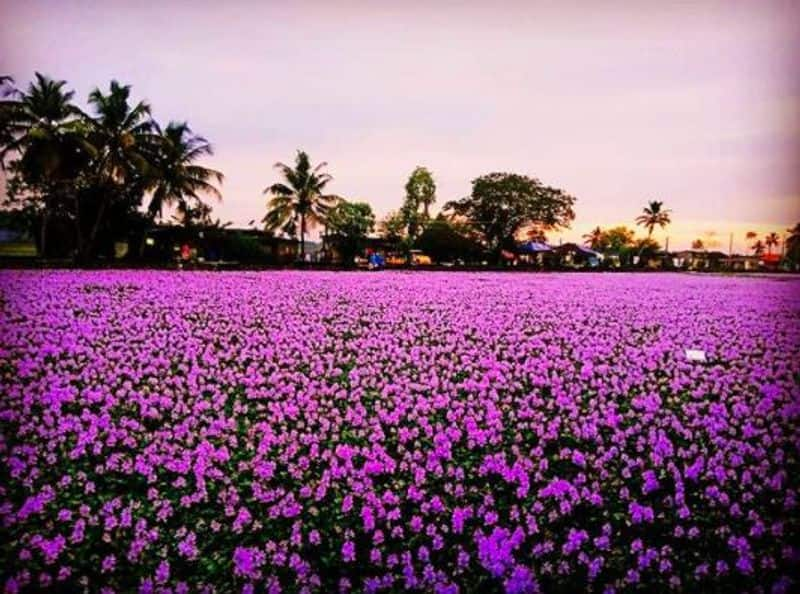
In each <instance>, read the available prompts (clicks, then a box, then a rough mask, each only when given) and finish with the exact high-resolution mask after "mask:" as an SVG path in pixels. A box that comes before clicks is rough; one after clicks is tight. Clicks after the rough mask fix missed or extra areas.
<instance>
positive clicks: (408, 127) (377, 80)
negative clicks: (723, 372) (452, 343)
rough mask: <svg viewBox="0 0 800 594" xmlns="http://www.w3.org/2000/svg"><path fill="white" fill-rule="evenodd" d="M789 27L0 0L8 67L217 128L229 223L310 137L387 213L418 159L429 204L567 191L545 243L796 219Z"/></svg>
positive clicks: (798, 80) (696, 233)
mask: <svg viewBox="0 0 800 594" xmlns="http://www.w3.org/2000/svg"><path fill="white" fill-rule="evenodd" d="M600 6H602V8H600ZM798 23H800V9H798V5H797V3H796V2H790V1H784V2H772V1H763V0H761V1H755V0H754V1H747V2H732V1H725V2H722V1H719V2H698V3H689V2H679V3H678V2H672V3H670V2H663V1H661V2H656V1H652V2H633V1H630V2H614V1H611V2H602V3H596V2H588V1H587V2H533V1H527V2H522V1H520V2H505V3H504V2H417V1H413V0H412V1H405V2H401V1H394V2H370V3H367V2H344V1H340V0H328V1H327V2H264V1H261V2H243V1H242V2H236V1H231V2H224V3H223V2H204V1H202V0H194V1H191V2H168V1H161V2H151V1H150V0H139V1H129V2H117V1H112V0H105V1H97V2H74V1H69V0H52V1H50V2H45V1H41V0H26V1H24V2H22V1H16V2H14V1H10V0H0V73H8V74H11V75H13V76H14V77H15V79H16V80H17V81H18V83H24V84H26V83H27V81H28V80H29V79H30V78H31V77H32V75H33V72H34V70H39V71H42V72H44V73H47V74H49V75H51V76H53V77H58V78H64V79H67V80H68V81H69V83H70V84H71V86H72V87H73V88H74V89H75V90H76V91H77V93H78V95H79V96H80V98H81V99H83V98H85V96H86V95H87V94H88V92H89V91H90V90H91V89H92V88H93V87H95V86H97V85H101V86H107V84H108V81H109V80H110V79H111V78H117V79H119V80H120V81H122V82H125V83H129V84H132V85H133V91H134V95H135V96H136V97H137V98H145V99H147V100H148V101H149V102H151V103H152V105H153V107H154V113H155V116H156V118H157V119H158V120H159V121H162V122H166V121H167V120H169V119H186V120H188V121H189V123H190V125H191V126H192V127H193V128H194V129H195V130H196V131H197V132H199V133H201V134H203V135H204V136H206V137H207V138H208V139H209V140H210V141H211V142H212V143H213V145H214V147H215V149H216V155H215V156H214V157H213V158H211V159H209V160H208V161H207V164H208V165H210V166H213V167H215V168H217V169H220V170H222V171H223V172H224V173H225V175H226V181H225V184H224V186H223V194H224V197H225V198H224V202H223V203H222V204H220V205H218V206H216V207H215V214H216V216H220V217H221V218H222V219H223V220H231V221H233V222H235V223H236V224H238V225H244V224H246V223H247V222H248V221H249V220H251V219H256V220H258V219H260V218H261V217H262V216H263V214H264V210H265V199H264V198H263V197H262V195H261V190H262V189H263V188H264V187H265V186H266V185H268V184H269V183H272V182H273V181H275V180H276V178H275V173H274V171H273V169H272V164H273V163H274V162H275V161H277V160H284V161H290V160H291V159H292V158H293V156H294V152H295V150H296V149H298V148H302V149H304V150H306V151H308V152H309V153H310V155H311V157H312V159H313V160H317V161H318V160H326V161H328V162H329V164H330V167H329V170H330V172H331V173H332V174H333V176H334V177H335V181H334V183H333V184H332V185H331V190H332V191H335V192H336V193H338V194H341V195H344V196H346V197H348V198H351V199H361V200H366V201H368V202H370V203H371V204H372V205H373V208H374V209H375V210H376V212H377V213H378V214H379V215H382V214H384V213H386V212H387V211H389V210H392V209H396V208H397V207H399V206H400V203H401V201H402V198H403V185H404V183H405V180H406V178H407V176H408V174H409V173H410V172H411V170H412V169H413V168H414V166H416V165H425V166H427V167H428V168H430V169H431V170H432V171H433V173H434V176H435V179H436V182H437V184H438V190H439V191H438V199H439V205H441V204H442V203H444V202H446V201H447V200H450V199H454V198H459V197H462V196H464V195H466V194H468V193H469V189H470V180H472V179H473V178H474V177H476V176H478V175H480V174H483V173H488V172H490V171H496V170H501V171H514V172H519V173H526V174H529V175H534V176H536V177H539V178H540V179H541V180H542V181H543V182H545V183H547V184H551V185H557V186H559V187H562V188H564V189H565V190H567V191H568V192H570V193H572V194H574V195H575V196H577V198H578V203H577V214H578V217H577V219H576V221H575V224H574V225H573V227H572V229H571V230H569V231H565V232H563V233H557V234H554V235H552V236H551V240H554V241H557V240H558V239H559V238H562V239H564V240H569V239H579V238H580V235H581V234H582V233H584V232H586V230H588V229H589V228H590V227H593V226H595V225H601V226H607V225H613V224H620V223H623V224H628V225H633V219H634V218H635V217H636V215H637V214H638V213H639V211H640V210H641V208H642V206H643V205H644V203H645V202H646V201H647V200H648V199H653V198H657V199H661V200H663V201H664V202H665V203H666V205H667V206H668V207H670V208H671V209H672V210H673V219H674V221H675V222H674V224H673V226H672V227H671V229H670V230H669V232H668V234H669V236H670V237H671V240H670V243H671V246H670V247H685V246H688V244H689V243H690V242H691V240H692V239H694V238H696V237H703V236H705V235H706V234H707V233H708V232H711V231H714V232H716V233H717V237H718V239H719V241H720V244H722V245H721V247H723V248H725V249H727V243H728V233H731V232H733V233H735V247H741V246H742V244H743V243H744V232H745V231H746V230H748V229H751V228H752V229H755V230H757V231H759V232H766V231H768V230H777V231H783V230H784V229H785V228H786V227H787V226H789V225H790V224H794V223H795V222H797V221H798V220H800V167H799V166H798V165H800V163H799V162H798V161H799V158H800V76H798V73H800V25H798ZM656 235H657V237H658V239H659V240H661V241H663V238H664V236H665V234H664V233H662V232H657V233H656Z"/></svg>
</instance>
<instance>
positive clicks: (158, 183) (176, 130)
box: [147, 122, 223, 218]
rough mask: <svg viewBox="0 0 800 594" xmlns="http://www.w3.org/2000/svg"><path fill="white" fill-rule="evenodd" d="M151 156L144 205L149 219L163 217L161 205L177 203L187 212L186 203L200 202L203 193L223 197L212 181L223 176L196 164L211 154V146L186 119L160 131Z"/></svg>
mask: <svg viewBox="0 0 800 594" xmlns="http://www.w3.org/2000/svg"><path fill="white" fill-rule="evenodd" d="M157 131H158V133H159V135H160V142H159V144H158V147H157V150H156V154H155V158H154V159H153V166H154V167H153V169H154V172H153V174H152V184H153V187H152V191H153V193H152V196H151V199H150V204H149V206H148V208H147V211H148V214H149V215H150V217H151V218H155V217H157V216H159V217H160V216H162V214H163V210H164V206H165V205H166V206H173V205H176V204H177V205H178V208H179V210H181V211H182V212H188V211H189V209H190V205H189V202H190V201H194V202H197V203H199V202H201V201H202V198H201V196H202V195H209V196H212V197H214V198H216V199H217V200H222V195H221V194H220V192H219V190H218V189H217V188H216V187H215V186H214V184H213V183H212V182H217V183H222V180H223V175H222V173H220V172H219V171H216V170H215V169H209V168H207V167H203V166H202V165H198V164H196V163H195V161H197V160H198V159H200V158H201V157H205V156H210V155H212V154H213V150H212V148H211V145H210V144H209V143H208V141H206V139H205V138H203V137H202V136H197V135H196V134H194V133H193V132H192V130H191V129H190V128H189V125H188V124H187V123H186V122H170V123H169V124H167V127H166V128H165V129H164V130H163V131H161V130H159V129H157Z"/></svg>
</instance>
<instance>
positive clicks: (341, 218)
mask: <svg viewBox="0 0 800 594" xmlns="http://www.w3.org/2000/svg"><path fill="white" fill-rule="evenodd" d="M327 224H328V230H329V231H330V232H332V233H334V234H336V235H338V236H339V241H340V247H341V248H342V256H343V259H344V261H345V263H347V264H351V263H352V261H353V257H354V256H355V255H356V253H357V252H358V250H359V249H360V248H361V244H362V242H363V240H364V238H366V236H367V234H369V233H370V232H371V231H372V230H373V229H374V228H375V214H374V213H373V212H372V207H371V206H370V205H369V204H367V203H366V202H348V201H346V200H341V201H340V202H339V203H338V204H337V205H336V206H334V207H333V208H332V209H331V210H330V212H329V213H328V217H327Z"/></svg>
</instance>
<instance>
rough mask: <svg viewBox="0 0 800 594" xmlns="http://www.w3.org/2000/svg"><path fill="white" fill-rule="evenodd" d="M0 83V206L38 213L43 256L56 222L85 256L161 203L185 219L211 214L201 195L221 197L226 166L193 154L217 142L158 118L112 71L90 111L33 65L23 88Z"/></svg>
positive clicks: (155, 212) (157, 212) (141, 222)
mask: <svg viewBox="0 0 800 594" xmlns="http://www.w3.org/2000/svg"><path fill="white" fill-rule="evenodd" d="M0 84H2V87H1V88H2V91H0V92H2V99H1V100H0V166H2V168H3V170H4V173H5V176H6V194H7V196H6V199H5V204H4V207H5V208H6V209H16V210H17V211H18V212H19V213H21V214H23V215H24V214H27V215H28V220H30V221H35V223H36V226H37V227H38V231H39V236H40V239H39V251H40V253H41V254H42V255H44V256H47V255H49V254H50V252H51V249H50V247H51V246H50V242H49V239H50V235H51V233H52V232H53V227H54V226H59V227H61V229H62V231H63V229H64V228H65V227H66V228H68V229H71V231H72V232H71V233H69V232H67V233H66V234H63V233H62V238H63V237H66V238H67V239H66V240H67V241H71V242H72V243H73V244H74V245H73V247H74V254H75V259H76V260H77V261H88V260H90V259H92V258H94V257H95V256H97V255H98V248H99V246H100V245H101V244H103V245H105V246H108V244H109V242H108V241H107V240H108V239H109V238H113V237H116V236H125V235H127V233H128V232H129V230H130V229H131V228H137V227H138V228H141V227H145V226H147V225H152V224H153V223H154V222H155V221H156V220H157V219H158V218H160V217H161V216H162V215H163V211H164V208H165V207H166V206H170V207H173V206H174V207H175V210H176V212H177V217H178V219H179V221H180V222H181V223H182V224H184V225H191V224H192V223H195V222H201V223H207V222H210V212H211V209H210V206H209V205H208V204H207V203H206V202H205V201H204V199H205V198H207V197H211V198H216V199H221V195H220V192H219V189H218V188H217V186H216V185H215V184H219V183H221V182H222V180H223V175H222V173H220V172H219V171H215V170H213V169H209V168H207V167H204V166H202V165H200V164H199V163H198V161H199V160H200V159H201V158H203V157H206V156H210V155H211V154H212V152H213V151H212V148H211V145H210V144H209V143H208V142H207V141H206V140H205V139H204V138H203V137H202V136H199V135H197V134H195V133H194V132H193V131H192V129H191V128H190V126H189V124H188V123H186V122H168V123H167V124H166V125H165V126H162V125H160V124H159V123H158V122H157V121H156V120H155V119H154V118H153V116H152V108H151V106H150V104H149V103H147V102H145V101H134V100H133V99H132V98H131V87H130V86H129V85H123V84H120V83H119V82H117V81H113V80H112V81H111V83H110V84H109V86H108V88H107V90H103V89H101V88H99V87H98V88H95V89H94V90H93V91H92V92H91V93H89V95H88V98H87V103H88V105H89V111H88V112H86V111H84V110H82V109H80V108H79V107H78V106H77V105H76V104H75V102H74V98H75V93H74V91H72V90H69V89H68V88H67V83H66V81H63V80H54V79H52V78H49V77H47V76H44V75H42V74H39V73H36V75H35V78H34V80H33V81H32V82H31V83H30V84H29V85H28V86H27V88H25V89H20V88H18V87H17V86H15V84H14V82H13V80H11V79H10V78H9V77H3V78H2V80H0ZM104 239H105V240H106V241H101V240H104Z"/></svg>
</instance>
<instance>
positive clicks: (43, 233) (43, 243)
mask: <svg viewBox="0 0 800 594" xmlns="http://www.w3.org/2000/svg"><path fill="white" fill-rule="evenodd" d="M49 219H50V208H49V207H48V205H47V201H45V206H44V213H42V227H41V229H39V249H40V250H41V254H39V255H40V256H41V257H42V258H47V222H48V221H49Z"/></svg>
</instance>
